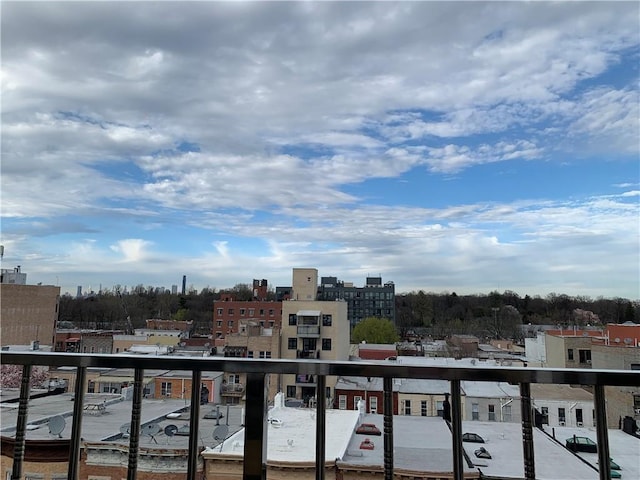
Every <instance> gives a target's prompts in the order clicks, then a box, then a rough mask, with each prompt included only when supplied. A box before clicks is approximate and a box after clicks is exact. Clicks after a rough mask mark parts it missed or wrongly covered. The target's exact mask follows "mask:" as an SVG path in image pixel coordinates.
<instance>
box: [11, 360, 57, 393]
mask: <svg viewBox="0 0 640 480" xmlns="http://www.w3.org/2000/svg"><path fill="white" fill-rule="evenodd" d="M48 379H49V372H48V370H47V369H44V368H41V367H33V368H32V369H31V378H30V379H29V380H30V381H29V385H31V386H32V387H41V386H43V385H44V383H45V382H46V381H47V380H48ZM21 383H22V367H21V366H20V365H11V364H4V365H1V366H0V387H2V388H19V387H20V384H21Z"/></svg>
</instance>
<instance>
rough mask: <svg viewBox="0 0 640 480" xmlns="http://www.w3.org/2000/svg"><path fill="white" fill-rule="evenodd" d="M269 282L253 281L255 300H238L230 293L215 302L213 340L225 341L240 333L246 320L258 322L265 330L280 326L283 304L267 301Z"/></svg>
mask: <svg viewBox="0 0 640 480" xmlns="http://www.w3.org/2000/svg"><path fill="white" fill-rule="evenodd" d="M267 289H268V284H267V280H253V291H252V294H253V299H252V300H249V301H245V300H236V299H235V298H234V296H233V295H232V294H230V293H227V294H224V295H223V296H222V299H221V300H216V301H214V302H213V328H212V333H213V338H214V339H224V338H225V337H226V336H227V335H231V334H234V333H238V332H239V329H240V324H241V322H242V321H244V320H252V321H255V322H257V323H258V324H259V325H260V326H261V327H263V328H274V327H279V326H280V319H281V318H282V302H280V301H271V300H267Z"/></svg>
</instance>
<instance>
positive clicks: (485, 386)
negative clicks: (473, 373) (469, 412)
mask: <svg viewBox="0 0 640 480" xmlns="http://www.w3.org/2000/svg"><path fill="white" fill-rule="evenodd" d="M447 383H448V382H447ZM460 386H461V387H462V390H463V391H464V394H465V395H466V396H467V397H480V398H505V397H507V398H513V397H516V398H520V389H519V388H518V387H517V386H515V385H510V384H508V383H507V382H475V381H469V380H463V381H462V382H460Z"/></svg>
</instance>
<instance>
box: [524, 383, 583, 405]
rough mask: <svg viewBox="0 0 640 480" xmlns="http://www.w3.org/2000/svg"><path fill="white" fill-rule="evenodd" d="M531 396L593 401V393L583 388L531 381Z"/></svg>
mask: <svg viewBox="0 0 640 480" xmlns="http://www.w3.org/2000/svg"><path fill="white" fill-rule="evenodd" d="M531 396H532V397H533V398H534V399H536V400H574V401H587V402H592V401H593V394H592V393H590V392H587V391H586V390H585V389H584V388H580V387H572V386H571V385H556V384H553V383H532V384H531Z"/></svg>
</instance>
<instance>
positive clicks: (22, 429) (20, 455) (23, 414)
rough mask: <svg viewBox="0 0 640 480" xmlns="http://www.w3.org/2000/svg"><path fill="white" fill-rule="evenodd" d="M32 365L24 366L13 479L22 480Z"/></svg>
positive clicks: (14, 447)
mask: <svg viewBox="0 0 640 480" xmlns="http://www.w3.org/2000/svg"><path fill="white" fill-rule="evenodd" d="M31 368H32V367H31V365H23V366H22V380H21V382H20V403H19V404H18V420H17V423H16V437H15V444H14V445H13V467H12V470H11V479H12V480H20V478H21V477H22V464H23V462H24V450H25V445H26V440H27V437H26V432H27V416H28V413H29V394H30V393H31V392H30V390H31V388H30V387H31V386H30V384H31Z"/></svg>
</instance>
